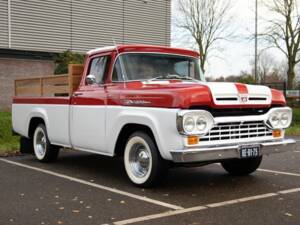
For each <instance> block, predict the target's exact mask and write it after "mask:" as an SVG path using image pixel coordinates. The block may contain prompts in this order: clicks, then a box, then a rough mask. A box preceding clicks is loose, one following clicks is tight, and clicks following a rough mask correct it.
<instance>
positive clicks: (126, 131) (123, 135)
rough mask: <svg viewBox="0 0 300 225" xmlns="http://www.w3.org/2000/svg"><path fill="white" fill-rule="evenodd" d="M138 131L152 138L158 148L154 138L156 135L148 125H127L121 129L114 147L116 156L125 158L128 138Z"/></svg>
mask: <svg viewBox="0 0 300 225" xmlns="http://www.w3.org/2000/svg"><path fill="white" fill-rule="evenodd" d="M136 131H143V132H145V133H146V134H148V135H149V136H150V137H151V138H153V141H154V142H155V144H156V146H157V141H156V138H155V136H154V133H153V131H152V129H151V128H150V127H149V126H148V125H145V124H139V123H127V124H125V125H124V126H123V127H122V128H121V130H120V132H119V134H118V138H117V141H116V144H115V147H114V155H116V156H123V154H124V148H125V145H126V142H127V140H128V138H129V137H130V135H131V134H133V133H134V132H136ZM158 149H159V148H158Z"/></svg>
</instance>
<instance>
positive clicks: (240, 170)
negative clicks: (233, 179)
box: [221, 156, 262, 176]
mask: <svg viewBox="0 0 300 225" xmlns="http://www.w3.org/2000/svg"><path fill="white" fill-rule="evenodd" d="M261 161H262V156H260V157H258V158H249V159H231V160H226V161H223V162H221V164H222V166H223V168H224V169H225V170H226V171H227V172H228V173H229V174H230V175H234V176H243V175H248V174H251V173H253V172H254V171H256V170H257V168H258V167H259V166H260V163H261Z"/></svg>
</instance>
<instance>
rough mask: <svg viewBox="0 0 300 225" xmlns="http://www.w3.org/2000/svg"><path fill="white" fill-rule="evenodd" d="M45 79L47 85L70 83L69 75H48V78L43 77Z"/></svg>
mask: <svg viewBox="0 0 300 225" xmlns="http://www.w3.org/2000/svg"><path fill="white" fill-rule="evenodd" d="M42 79H43V84H45V85H51V84H52V85H55V84H66V85H68V83H69V81H68V76H67V75H66V76H60V77H55V76H53V77H50V78H49V77H48V78H42Z"/></svg>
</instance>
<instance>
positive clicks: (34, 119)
mask: <svg viewBox="0 0 300 225" xmlns="http://www.w3.org/2000/svg"><path fill="white" fill-rule="evenodd" d="M27 121H28V122H27V124H28V126H27V128H28V130H27V136H28V137H29V138H32V137H33V132H34V130H35V128H36V126H37V125H38V124H40V123H43V124H44V125H45V126H46V128H47V127H48V125H49V123H48V117H47V113H46V111H45V110H43V109H34V110H33V111H32V112H31V113H30V114H29V116H28V120H27Z"/></svg>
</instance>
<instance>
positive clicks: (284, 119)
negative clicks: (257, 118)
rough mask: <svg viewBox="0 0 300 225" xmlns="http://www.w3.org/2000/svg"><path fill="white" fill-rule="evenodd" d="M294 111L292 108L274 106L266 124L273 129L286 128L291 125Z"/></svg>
mask: <svg viewBox="0 0 300 225" xmlns="http://www.w3.org/2000/svg"><path fill="white" fill-rule="evenodd" d="M292 117H293V113H292V110H291V108H289V107H283V108H272V109H271V110H270V111H269V117H268V119H267V121H266V124H267V126H268V127H270V128H271V129H285V128H288V127H289V126H290V125H291V122H292Z"/></svg>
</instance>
